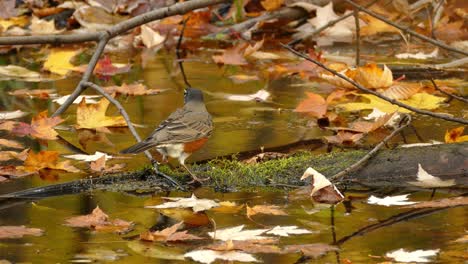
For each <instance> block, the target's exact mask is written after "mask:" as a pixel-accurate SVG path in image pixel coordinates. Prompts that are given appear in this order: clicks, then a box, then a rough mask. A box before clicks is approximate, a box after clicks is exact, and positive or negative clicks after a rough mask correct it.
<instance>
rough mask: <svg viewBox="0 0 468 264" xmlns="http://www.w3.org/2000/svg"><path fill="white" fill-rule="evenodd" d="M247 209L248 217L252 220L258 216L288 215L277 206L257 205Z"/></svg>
mask: <svg viewBox="0 0 468 264" xmlns="http://www.w3.org/2000/svg"><path fill="white" fill-rule="evenodd" d="M246 209H247V217H248V218H251V217H252V216H254V215H257V214H267V215H288V214H287V213H286V212H285V211H284V210H282V209H281V208H280V207H279V206H277V205H255V206H252V207H250V206H248V205H247V207H246Z"/></svg>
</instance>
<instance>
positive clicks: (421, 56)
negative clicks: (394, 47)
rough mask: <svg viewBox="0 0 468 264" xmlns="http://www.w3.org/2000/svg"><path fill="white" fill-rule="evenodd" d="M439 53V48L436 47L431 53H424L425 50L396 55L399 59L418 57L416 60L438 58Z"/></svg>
mask: <svg viewBox="0 0 468 264" xmlns="http://www.w3.org/2000/svg"><path fill="white" fill-rule="evenodd" d="M438 55H439V49H438V48H435V49H434V51H433V52H431V53H427V54H426V53H423V52H418V53H399V54H396V55H395V57H397V58H398V59H416V60H427V59H431V58H436V57H437V56H438Z"/></svg>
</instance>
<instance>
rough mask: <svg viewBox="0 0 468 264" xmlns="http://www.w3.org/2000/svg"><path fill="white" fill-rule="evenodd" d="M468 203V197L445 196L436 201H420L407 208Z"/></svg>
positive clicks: (452, 205)
mask: <svg viewBox="0 0 468 264" xmlns="http://www.w3.org/2000/svg"><path fill="white" fill-rule="evenodd" d="M462 205H468V197H452V198H444V199H440V200H435V201H427V202H419V203H417V204H414V205H409V206H406V207H407V208H444V207H454V206H462Z"/></svg>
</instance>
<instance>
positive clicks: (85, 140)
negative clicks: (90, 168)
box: [77, 129, 114, 149]
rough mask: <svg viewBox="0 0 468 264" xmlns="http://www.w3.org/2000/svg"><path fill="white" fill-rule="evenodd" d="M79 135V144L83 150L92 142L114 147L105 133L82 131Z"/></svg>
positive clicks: (79, 131)
mask: <svg viewBox="0 0 468 264" xmlns="http://www.w3.org/2000/svg"><path fill="white" fill-rule="evenodd" d="M77 133H78V142H79V143H80V145H81V146H83V148H85V149H86V148H87V147H88V144H89V142H90V141H93V142H95V143H98V144H106V145H109V146H114V144H113V143H112V142H111V141H110V140H109V139H108V138H107V136H106V134H105V133H104V132H99V131H95V130H90V129H80V130H78V131H77Z"/></svg>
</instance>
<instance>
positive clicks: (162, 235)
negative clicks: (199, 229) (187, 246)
mask: <svg viewBox="0 0 468 264" xmlns="http://www.w3.org/2000/svg"><path fill="white" fill-rule="evenodd" d="M183 223H184V222H179V223H177V224H175V225H173V226H171V227H168V228H166V229H164V230H161V231H154V232H151V231H146V232H144V233H142V234H140V239H141V240H145V241H162V242H167V241H186V240H198V239H203V238H201V237H198V236H195V235H191V234H188V233H187V231H186V230H185V231H181V232H177V230H178V229H179V228H180V226H181V225H182V224H183Z"/></svg>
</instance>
